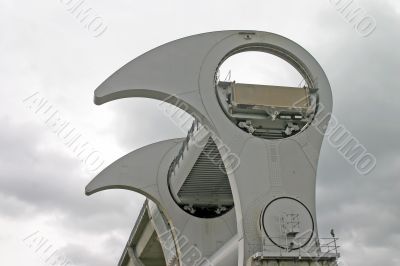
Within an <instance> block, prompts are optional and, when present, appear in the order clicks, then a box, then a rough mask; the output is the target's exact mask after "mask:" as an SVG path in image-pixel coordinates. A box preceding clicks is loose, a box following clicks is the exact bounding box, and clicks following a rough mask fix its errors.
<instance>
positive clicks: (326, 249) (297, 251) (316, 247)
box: [251, 237, 340, 259]
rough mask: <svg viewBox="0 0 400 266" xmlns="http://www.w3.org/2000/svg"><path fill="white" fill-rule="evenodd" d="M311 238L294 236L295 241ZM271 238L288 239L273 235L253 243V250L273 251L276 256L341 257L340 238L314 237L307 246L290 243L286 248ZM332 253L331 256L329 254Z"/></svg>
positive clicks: (256, 251)
mask: <svg viewBox="0 0 400 266" xmlns="http://www.w3.org/2000/svg"><path fill="white" fill-rule="evenodd" d="M308 239H309V238H305V237H304V238H301V237H299V238H294V239H293V240H295V241H301V240H308ZM270 240H273V241H274V242H276V243H278V242H280V241H282V242H285V241H287V240H288V239H287V238H285V237H271V239H263V241H262V243H260V244H261V245H262V246H260V244H258V245H256V244H255V245H251V251H252V253H253V254H257V253H260V252H272V253H273V254H274V256H280V257H287V256H296V257H312V258H317V259H318V258H324V257H329V258H330V257H332V256H333V257H336V258H338V257H339V252H338V249H339V248H340V246H338V245H337V241H338V238H336V237H331V238H326V237H325V238H315V237H314V238H313V240H314V241H313V242H312V243H309V244H307V245H306V246H305V247H300V248H298V247H297V248H294V249H291V248H290V247H289V246H288V245H286V247H285V248H282V247H279V246H277V245H275V244H274V243H272V242H271V241H270ZM328 255H330V256H328Z"/></svg>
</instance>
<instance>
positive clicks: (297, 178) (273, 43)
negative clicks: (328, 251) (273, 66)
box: [86, 31, 332, 265]
mask: <svg viewBox="0 0 400 266" xmlns="http://www.w3.org/2000/svg"><path fill="white" fill-rule="evenodd" d="M251 50H256V51H264V52H267V53H271V54H274V55H276V56H278V57H281V58H282V59H284V60H286V61H287V62H289V63H290V64H291V65H293V66H294V67H295V68H296V69H297V70H298V71H299V73H300V74H301V75H302V76H303V77H304V79H305V81H306V83H307V85H308V88H311V89H313V90H314V91H317V101H318V106H317V109H316V111H315V112H316V113H315V114H314V115H313V119H314V120H313V121H312V123H311V125H308V126H307V127H305V128H304V129H303V130H302V131H300V132H298V133H297V134H293V135H291V136H288V137H286V138H282V139H265V138H260V137H257V136H254V135H252V134H249V133H247V132H245V131H243V130H241V129H239V128H238V126H237V125H235V124H234V123H233V122H232V121H231V120H230V119H229V118H228V117H227V115H226V113H225V112H224V110H223V108H222V107H221V104H220V103H219V101H218V97H217V88H216V86H217V85H218V84H217V83H216V71H217V70H218V68H219V66H220V65H221V64H222V62H223V61H224V60H225V59H226V58H228V57H229V56H231V55H233V54H235V53H239V52H243V51H251ZM316 89H318V90H316ZM126 97H147V98H153V99H158V100H161V101H167V102H169V103H171V104H173V105H176V106H178V107H180V108H183V109H185V111H187V112H188V113H190V114H192V115H193V116H194V117H195V118H196V119H197V120H198V121H200V123H201V124H202V125H204V126H206V127H207V128H208V129H209V131H210V132H211V137H212V140H214V141H215V143H219V144H221V143H223V145H217V146H218V149H219V153H220V155H221V157H222V158H224V156H225V155H226V154H228V153H229V154H231V155H234V156H237V158H238V159H240V160H238V163H237V164H229V163H226V162H225V166H226V174H227V177H228V178H229V184H230V187H231V191H232V195H233V201H234V210H232V211H228V212H227V213H226V214H224V215H221V216H218V217H215V218H199V217H196V216H195V215H191V213H190V212H186V211H183V210H182V208H181V207H182V206H178V204H177V202H176V201H175V200H174V198H173V196H172V195H171V193H170V188H169V184H168V173H169V172H171V170H170V167H171V163H172V162H173V161H174V159H175V158H176V156H177V154H178V153H179V150H180V149H181V147H182V142H184V140H183V139H176V140H167V141H163V142H160V143H155V144H152V145H149V146H147V147H144V148H142V149H139V150H137V151H134V152H132V153H130V154H128V155H126V156H124V157H122V158H121V159H119V160H118V161H116V162H115V163H113V164H111V165H110V166H109V167H107V168H106V169H105V170H104V171H102V172H101V173H100V174H99V175H98V176H97V177H95V178H94V180H93V181H92V182H90V184H89V185H88V186H87V187H86V193H87V194H92V193H95V192H97V191H100V190H104V189H112V188H123V189H130V190H133V191H136V192H138V193H142V194H143V195H145V196H146V197H148V198H150V199H151V200H152V201H154V202H155V203H156V204H157V206H158V208H159V209H160V210H161V211H162V213H163V214H164V215H165V217H166V218H167V220H168V221H169V223H170V224H171V225H172V226H174V227H175V228H177V229H178V231H179V232H180V234H182V235H185V236H186V237H187V238H188V241H189V243H190V245H192V246H194V247H196V248H197V249H198V251H199V253H200V254H201V256H202V257H205V258H207V259H208V261H207V260H203V261H200V259H203V258H197V257H196V256H194V257H193V258H194V259H193V260H192V261H191V262H187V261H186V262H185V257H182V256H181V257H180V263H181V265H185V263H186V265H195V264H196V263H203V265H206V264H207V263H209V264H210V261H218V262H217V263H216V264H215V265H233V264H232V259H233V260H234V261H237V265H245V264H246V263H250V264H251V263H253V262H252V261H254V260H257V259H260V260H261V259H262V258H268V257H270V258H275V257H276V256H277V255H276V252H277V250H279V254H280V256H281V258H282V260H284V259H285V258H289V259H291V258H294V257H296V256H297V257H299V255H296V254H300V253H296V254H294V253H295V252H293V251H294V250H299V249H300V248H304V247H305V246H307V245H308V247H309V249H308V251H307V252H306V253H307V254H308V257H309V258H317V257H319V258H323V256H321V254H320V252H321V248H320V247H319V242H318V234H317V221H316V211H315V183H316V171H317V164H318V158H319V152H320V148H321V144H322V140H323V134H324V132H325V129H326V127H327V124H328V121H329V114H330V112H331V109H332V94H331V88H330V85H329V82H328V79H327V77H326V75H325V73H324V72H323V70H322V68H321V66H320V65H319V64H318V62H317V61H316V60H315V59H314V58H313V57H312V56H311V55H310V54H309V53H308V52H307V51H306V50H304V49H303V48H302V47H301V46H299V45H298V44H296V43H294V42H293V41H291V40H289V39H287V38H284V37H282V36H279V35H276V34H272V33H267V32H259V31H221V32H211V33H205V34H199V35H194V36H190V37H187V38H183V39H179V40H176V41H173V42H170V43H167V44H165V45H162V46H160V47H157V48H155V49H153V50H151V51H149V52H147V53H145V54H143V55H141V56H139V57H138V58H136V59H134V60H133V61H131V62H129V63H128V64H126V65H125V66H123V67H122V68H121V69H119V70H118V71H117V72H115V73H114V74H113V75H112V76H111V77H109V78H108V79H107V80H106V81H104V82H103V83H102V84H101V85H100V86H99V87H98V88H97V89H96V91H95V103H96V104H103V103H106V102H109V101H112V100H116V99H120V98H126ZM310 122H311V121H310ZM227 148H228V150H229V151H228V152H227ZM192 153H193V154H196V152H192ZM198 154H199V152H197V155H198ZM183 157H184V156H183ZM178 159H180V158H178ZM195 159H196V158H189V159H187V158H186V160H192V164H193V160H195ZM239 162H240V163H239ZM182 163H185V162H184V161H183V159H182ZM181 172H182V171H181ZM180 184H181V185H182V183H180ZM175 194H177V193H175ZM282 237H284V238H285V240H286V241H283V240H282ZM175 238H176V245H177V247H178V250H179V249H182V247H181V246H180V244H179V243H178V242H179V241H178V240H177V239H178V238H179V236H175ZM274 239H277V240H274ZM304 239H306V240H304ZM288 241H289V242H288ZM313 247H314V249H312V248H313ZM311 249H312V250H311ZM232 251H233V252H232ZM178 253H179V252H178ZM260 254H261V255H260ZM180 255H182V254H180ZM300 257H302V259H306V257H307V256H305V255H304V254H302V256H300ZM325 257H326V256H325ZM277 260H278V263H279V259H277ZM195 261H197V262H195ZM204 263H205V264H204ZM235 264H236V263H235ZM307 265H308V264H307Z"/></svg>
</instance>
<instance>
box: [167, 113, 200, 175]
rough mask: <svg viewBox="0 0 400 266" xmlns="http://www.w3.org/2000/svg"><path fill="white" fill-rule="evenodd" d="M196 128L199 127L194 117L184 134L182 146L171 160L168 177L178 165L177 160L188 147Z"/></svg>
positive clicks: (181, 157)
mask: <svg viewBox="0 0 400 266" xmlns="http://www.w3.org/2000/svg"><path fill="white" fill-rule="evenodd" d="M198 129H199V121H198V120H197V119H195V120H194V121H193V123H192V125H191V127H190V129H189V131H188V133H187V135H186V138H185V140H184V141H183V142H182V146H181V147H180V149H179V151H178V154H177V155H176V156H175V158H174V159H173V160H172V162H171V165H170V166H169V168H168V179H169V178H170V177H171V175H172V174H173V173H174V172H175V169H176V167H177V166H179V161H180V160H181V159H183V154H184V152H185V150H188V149H189V142H190V140H191V138H192V137H193V135H194V132H195V130H198Z"/></svg>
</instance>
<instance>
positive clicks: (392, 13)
mask: <svg viewBox="0 0 400 266" xmlns="http://www.w3.org/2000/svg"><path fill="white" fill-rule="evenodd" d="M68 1H69V0H68ZM68 1H67V0H65V1H62V0H44V1H40V2H38V1H27V0H20V1H15V0H0V88H1V90H0V97H1V99H2V101H1V107H0V108H1V112H0V126H1V127H0V128H1V131H0V147H1V152H0V170H1V171H0V264H1V265H5V266H19V265H31V266H42V265H49V263H48V262H46V261H45V259H46V257H45V256H44V255H43V254H41V251H37V252H36V251H35V249H34V248H33V247H32V246H31V247H30V245H29V243H30V244H32V242H29V240H32V239H33V238H34V237H36V239H39V236H40V237H42V238H43V239H47V243H48V244H51V245H52V248H53V249H54V250H60V252H62V253H63V254H65V255H66V257H67V258H68V259H69V260H70V261H72V262H73V265H76V266H89V265H90V266H93V265H96V266H106V265H116V263H117V261H118V259H119V257H120V255H121V253H122V250H123V248H124V245H125V243H126V241H127V239H128V236H129V233H130V231H131V229H132V227H133V225H134V222H135V219H136V217H137V215H138V212H139V210H140V208H141V205H142V202H143V197H142V196H140V195H138V194H135V193H133V192H129V191H123V190H114V191H105V192H102V193H98V194H95V195H93V196H90V197H86V196H85V195H84V187H85V185H86V184H87V183H88V182H89V181H90V180H91V178H93V177H94V173H89V172H88V171H87V170H86V167H85V165H84V164H83V163H82V162H81V161H80V160H79V159H78V158H77V156H76V155H75V154H74V153H73V152H72V151H71V149H68V147H67V146H66V145H65V144H64V143H63V140H62V139H60V137H58V136H57V135H56V134H54V133H53V132H52V128H51V127H49V126H48V125H47V124H46V123H45V122H44V120H43V117H42V116H40V115H38V114H35V112H34V111H32V109H30V108H29V105H28V104H27V103H26V101H25V102H24V101H23V100H24V99H26V98H27V97H29V96H31V95H33V94H34V93H36V92H37V93H38V94H39V95H41V97H44V98H45V99H47V100H48V102H49V103H51V105H52V106H53V107H52V108H53V110H57V111H58V114H59V115H60V116H61V117H62V119H64V120H68V121H70V124H71V125H73V126H74V127H75V128H76V130H77V131H78V132H79V133H80V134H82V136H84V137H85V139H87V140H88V141H89V143H90V145H91V147H93V148H94V149H95V150H97V151H99V152H101V153H102V154H103V158H104V160H105V162H106V163H105V165H106V164H109V163H111V162H112V161H114V160H116V159H118V158H119V157H121V156H123V155H124V154H126V153H127V152H130V151H132V150H134V149H137V148H139V147H142V146H144V145H147V144H150V143H153V142H156V141H159V140H163V139H168V138H173V137H179V136H182V135H183V133H182V131H181V130H180V129H179V128H177V127H176V126H175V125H174V124H173V123H172V122H170V121H169V120H168V119H166V118H165V117H164V116H163V114H161V112H160V111H159V110H158V109H157V108H156V104H157V103H156V102H155V101H152V100H145V99H125V100H121V101H115V102H112V103H108V104H105V105H103V106H96V105H94V104H93V91H94V89H95V88H96V87H97V86H98V85H99V84H100V83H101V82H102V81H103V80H104V79H105V78H107V77H108V76H109V75H111V74H112V73H113V72H114V71H116V70H117V69H118V68H120V67H121V66H122V65H124V64H125V63H127V62H129V61H130V60H132V59H133V58H135V57H136V56H138V55H140V54H142V53H143V52H145V51H147V50H149V49H152V48H154V47H156V46H158V45H161V44H163V43H165V42H168V41H172V40H175V39H177V38H180V37H184V36H188V35H193V34H197V33H202V32H208V31H215V30H228V29H249V30H261V31H268V32H274V33H278V34H280V35H283V36H286V37H288V38H290V39H292V40H294V41H295V42H297V43H299V44H300V45H302V46H303V47H304V48H306V49H307V50H308V51H309V52H310V53H311V54H312V55H313V56H314V57H315V58H316V59H317V60H318V61H319V63H320V64H321V65H322V67H323V68H324V70H325V72H326V74H327V76H328V78H329V80H330V82H331V86H332V91H333V99H334V115H335V117H336V118H337V119H338V121H340V123H341V124H343V125H344V126H345V127H346V128H347V129H348V130H349V131H350V132H351V133H352V134H353V135H354V136H355V137H356V138H357V139H358V140H359V141H360V143H362V144H363V145H364V146H365V147H366V148H367V150H368V151H369V152H370V153H372V154H373V155H375V156H376V158H377V166H376V168H375V169H374V170H373V171H372V172H371V173H370V174H369V175H366V176H363V175H360V174H359V173H358V172H357V171H356V170H355V169H354V167H353V166H352V165H350V164H349V163H348V162H347V161H346V160H344V159H343V157H342V156H341V155H340V153H338V151H337V150H336V149H335V148H333V147H332V146H331V145H330V144H329V143H328V142H325V143H324V145H323V148H322V153H321V157H320V163H319V168H318V175H317V180H318V181H317V183H318V184H317V208H318V225H319V231H320V235H321V236H328V235H329V230H330V228H335V230H336V235H337V236H338V237H339V238H340V245H341V246H342V247H341V250H340V252H341V254H342V257H343V260H344V261H345V263H346V265H349V266H376V265H400V253H399V249H400V222H399V220H400V207H399V204H400V179H399V175H400V153H399V151H400V141H399V136H400V125H399V123H398V122H399V118H398V114H399V111H400V105H399V100H400V91H399V86H398V84H399V77H400V49H399V47H400V31H399V29H400V3H398V1H396V0H392V1H390V0H379V1H373V0H369V1H366V0H365V1H362V0H357V2H356V5H357V6H358V7H360V8H362V10H363V11H364V12H366V14H368V15H369V16H371V17H372V18H374V20H375V21H376V30H375V31H373V32H372V33H371V34H370V35H369V36H367V37H363V36H362V34H360V32H357V30H356V29H355V28H354V27H353V25H352V23H349V22H348V21H346V18H345V17H344V16H343V15H342V14H341V13H340V12H339V11H337V10H336V7H335V5H334V3H336V2H338V0H335V1H333V0H332V1H330V0H305V1H297V0H279V1H268V0H260V1H232V0H231V1H206V0H204V1H196V2H193V1H183V0H181V1H176V0H173V1H154V0H150V1H128V0H115V1H94V0H86V1H85V2H84V3H83V5H86V7H90V8H92V10H94V11H95V12H97V14H98V15H99V17H101V20H100V19H97V23H100V22H101V23H103V24H101V25H100V24H98V25H99V29H104V33H102V34H101V35H100V36H98V37H97V38H96V37H95V36H94V35H96V34H97V33H99V32H94V31H93V27H92V28H91V29H87V28H85V25H84V24H83V23H81V22H80V21H79V20H78V19H76V18H75V17H74V14H71V12H72V11H71V10H69V7H68V6H67V5H66V3H67V2H68ZM343 1H344V0H343ZM75 2H77V1H75ZM300 2H301V3H300ZM92 26H93V25H92ZM106 26H107V28H105V27H106ZM264 67H265V66H264ZM271 67H272V66H271V65H268V66H267V68H269V71H271V72H274V68H273V67H272V68H271ZM275 70H278V68H276V69H275ZM250 72H251V71H250ZM235 74H238V75H239V74H240V73H235V72H234V73H233V75H235ZM289 76H290V77H289ZM284 77H285V76H284ZM287 77H288V78H289V79H290V78H293V80H294V76H291V75H288V76H287ZM278 78H279V77H278ZM105 165H104V166H105ZM32 235H33V237H32ZM24 239H28V241H27V240H25V241H24Z"/></svg>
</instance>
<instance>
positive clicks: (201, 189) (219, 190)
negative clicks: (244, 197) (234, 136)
mask: <svg viewBox="0 0 400 266" xmlns="http://www.w3.org/2000/svg"><path fill="white" fill-rule="evenodd" d="M178 196H179V198H180V200H181V201H182V203H183V204H188V205H196V206H218V205H233V198H232V192H231V187H230V184H229V180H228V176H227V174H226V172H225V168H224V166H223V163H222V159H221V155H220V153H219V151H218V148H217V146H216V144H215V142H214V141H213V140H212V138H209V139H208V141H207V144H206V146H205V147H204V149H203V151H202V152H201V154H200V155H199V157H198V158H197V160H196V162H195V164H194V165H193V168H192V169H191V171H190V172H189V174H188V176H187V178H186V180H185V182H184V183H183V185H182V187H181V189H180V190H179V192H178Z"/></svg>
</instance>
